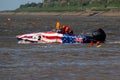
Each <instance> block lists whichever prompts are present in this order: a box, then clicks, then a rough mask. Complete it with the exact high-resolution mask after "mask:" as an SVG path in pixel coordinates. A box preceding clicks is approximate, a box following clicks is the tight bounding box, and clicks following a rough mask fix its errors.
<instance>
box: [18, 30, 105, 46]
mask: <svg viewBox="0 0 120 80" xmlns="http://www.w3.org/2000/svg"><path fill="white" fill-rule="evenodd" d="M16 37H17V40H18V43H24V42H25V43H60V44H63V43H90V42H91V41H93V42H96V41H100V42H104V41H105V38H106V34H105V32H104V31H103V30H102V29H101V28H100V29H98V30H96V31H94V32H93V33H92V36H85V35H81V36H80V35H79V36H76V35H69V34H61V33H57V32H53V31H47V32H36V33H29V34H22V35H17V36H16Z"/></svg>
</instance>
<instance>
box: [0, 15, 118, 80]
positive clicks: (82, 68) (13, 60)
mask: <svg viewBox="0 0 120 80" xmlns="http://www.w3.org/2000/svg"><path fill="white" fill-rule="evenodd" d="M57 21H60V23H61V25H68V26H70V27H71V29H73V31H74V33H75V34H76V35H83V34H85V35H91V34H90V33H91V32H92V31H94V30H96V29H97V28H102V29H103V30H104V31H105V32H106V34H107V38H106V42H105V43H102V44H101V47H96V44H94V46H90V44H18V43H17V40H16V35H19V34H24V33H31V32H39V31H50V30H52V29H54V27H55V24H56V22H57ZM0 80H120V17H96V16H92V17H79V16H29V15H28V16H24V15H0Z"/></svg>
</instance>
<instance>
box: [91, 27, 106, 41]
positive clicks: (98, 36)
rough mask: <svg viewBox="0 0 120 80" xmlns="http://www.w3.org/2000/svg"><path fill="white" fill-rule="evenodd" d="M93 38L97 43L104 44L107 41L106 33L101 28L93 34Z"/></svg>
mask: <svg viewBox="0 0 120 80" xmlns="http://www.w3.org/2000/svg"><path fill="white" fill-rule="evenodd" d="M92 37H93V39H94V40H95V41H100V42H104V41H105V39H106V33H105V32H104V30H103V29H101V28H99V29H97V30H96V31H93V32H92Z"/></svg>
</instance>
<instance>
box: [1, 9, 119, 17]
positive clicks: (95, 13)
mask: <svg viewBox="0 0 120 80" xmlns="http://www.w3.org/2000/svg"><path fill="white" fill-rule="evenodd" d="M0 15H30V16H86V17H87V16H88V17H89V16H111V17H112V16H120V10H110V11H90V10H86V11H80V12H75V11H74V12H0Z"/></svg>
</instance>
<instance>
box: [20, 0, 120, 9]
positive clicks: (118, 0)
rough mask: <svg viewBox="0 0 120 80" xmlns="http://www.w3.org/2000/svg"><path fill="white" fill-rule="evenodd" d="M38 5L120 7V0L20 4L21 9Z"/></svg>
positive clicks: (46, 0)
mask: <svg viewBox="0 0 120 80" xmlns="http://www.w3.org/2000/svg"><path fill="white" fill-rule="evenodd" d="M31 7H32V8H33V7H37V8H38V9H41V8H43V9H45V8H54V7H62V8H63V7H77V8H78V7H79V8H81V9H82V8H93V7H101V8H109V7H112V8H120V0H43V1H42V2H39V3H35V2H32V3H26V4H22V5H20V7H19V9H24V8H31Z"/></svg>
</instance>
